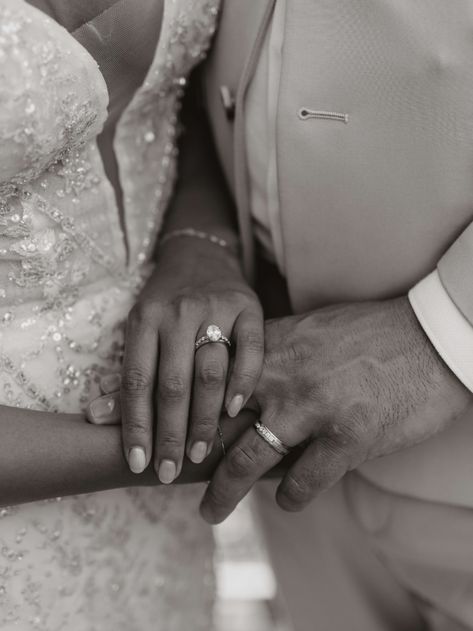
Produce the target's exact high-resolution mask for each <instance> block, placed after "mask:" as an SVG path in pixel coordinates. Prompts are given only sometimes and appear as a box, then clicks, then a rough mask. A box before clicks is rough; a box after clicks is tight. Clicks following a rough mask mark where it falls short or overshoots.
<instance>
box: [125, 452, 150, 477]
mask: <svg viewBox="0 0 473 631" xmlns="http://www.w3.org/2000/svg"><path fill="white" fill-rule="evenodd" d="M128 465H129V467H130V469H131V471H132V472H133V473H143V471H144V470H145V469H146V453H145V450H144V449H143V447H132V448H131V449H130V451H129V452H128Z"/></svg>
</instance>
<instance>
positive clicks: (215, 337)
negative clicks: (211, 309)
mask: <svg viewBox="0 0 473 631" xmlns="http://www.w3.org/2000/svg"><path fill="white" fill-rule="evenodd" d="M207 337H208V338H209V340H210V341H211V342H218V341H219V339H220V338H221V337H222V331H221V330H220V328H219V327H218V326H217V325H216V324H211V325H210V326H209V327H208V328H207Z"/></svg>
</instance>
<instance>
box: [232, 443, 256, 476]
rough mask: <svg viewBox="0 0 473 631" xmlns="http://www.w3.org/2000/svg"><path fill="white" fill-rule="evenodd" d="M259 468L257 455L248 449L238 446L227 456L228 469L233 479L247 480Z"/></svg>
mask: <svg viewBox="0 0 473 631" xmlns="http://www.w3.org/2000/svg"><path fill="white" fill-rule="evenodd" d="M256 466H257V460H256V457H255V454H253V453H252V451H251V450H249V449H248V448H245V447H242V446H240V445H236V446H235V447H233V449H231V450H230V452H229V453H228V456H227V467H228V472H229V474H230V476H231V477H235V478H246V477H248V476H249V475H251V471H252V470H253V469H254V468H255V467H256Z"/></svg>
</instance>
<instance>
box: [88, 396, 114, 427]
mask: <svg viewBox="0 0 473 631" xmlns="http://www.w3.org/2000/svg"><path fill="white" fill-rule="evenodd" d="M86 418H87V420H88V421H89V423H92V424H93V425H119V424H120V423H121V406H120V392H113V393H112V394H107V395H105V396H102V397H99V398H98V399H95V400H94V401H92V402H91V403H90V404H89V405H88V407H87V409H86Z"/></svg>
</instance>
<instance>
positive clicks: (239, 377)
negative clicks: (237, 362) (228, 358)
mask: <svg viewBox="0 0 473 631" xmlns="http://www.w3.org/2000/svg"><path fill="white" fill-rule="evenodd" d="M259 374H260V371H259V369H254V370H252V369H251V368H249V367H246V368H239V369H237V370H236V371H235V373H234V379H235V380H236V381H237V382H238V383H240V384H252V383H254V382H255V381H257V380H258V377H259Z"/></svg>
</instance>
